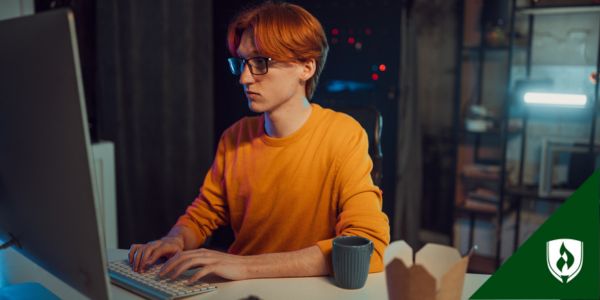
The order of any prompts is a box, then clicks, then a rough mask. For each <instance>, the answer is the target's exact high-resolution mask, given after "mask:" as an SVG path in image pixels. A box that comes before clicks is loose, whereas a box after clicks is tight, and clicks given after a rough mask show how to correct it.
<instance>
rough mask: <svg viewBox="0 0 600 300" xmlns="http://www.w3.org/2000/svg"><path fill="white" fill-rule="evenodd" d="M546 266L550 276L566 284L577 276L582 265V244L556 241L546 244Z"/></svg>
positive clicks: (571, 241) (565, 240) (573, 241)
mask: <svg viewBox="0 0 600 300" xmlns="http://www.w3.org/2000/svg"><path fill="white" fill-rule="evenodd" d="M546 264H547V265H548V269H549V270H550V273H551V274H552V276H554V277H555V278H556V279H558V281H560V282H562V283H568V282H570V281H571V280H573V278H575V277H576V276H577V274H579V271H581V266H582V265H583V242H581V241H578V240H573V239H556V240H552V241H548V242H547V243H546Z"/></svg>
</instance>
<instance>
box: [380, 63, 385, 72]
mask: <svg viewBox="0 0 600 300" xmlns="http://www.w3.org/2000/svg"><path fill="white" fill-rule="evenodd" d="M385 69H386V67H385V65H384V64H380V65H379V71H381V72H385Z"/></svg>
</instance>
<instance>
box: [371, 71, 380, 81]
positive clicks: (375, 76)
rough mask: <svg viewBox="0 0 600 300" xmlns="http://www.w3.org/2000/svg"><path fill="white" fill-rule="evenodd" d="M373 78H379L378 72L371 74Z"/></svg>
mask: <svg viewBox="0 0 600 300" xmlns="http://www.w3.org/2000/svg"><path fill="white" fill-rule="evenodd" d="M371 79H373V80H377V79H379V75H378V74H377V73H373V74H371Z"/></svg>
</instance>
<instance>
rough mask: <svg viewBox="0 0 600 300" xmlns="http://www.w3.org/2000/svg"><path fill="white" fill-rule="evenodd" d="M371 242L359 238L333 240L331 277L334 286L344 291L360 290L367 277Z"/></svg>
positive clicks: (371, 247) (347, 237)
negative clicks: (332, 277) (333, 280)
mask: <svg viewBox="0 0 600 300" xmlns="http://www.w3.org/2000/svg"><path fill="white" fill-rule="evenodd" d="M372 254H373V242H371V241H370V240H369V239H366V238H363V237H360V236H339V237H336V238H335V239H333V252H332V254H331V260H332V263H333V276H334V279H335V284H336V285H337V286H339V287H341V288H344V289H360V288H362V287H363V286H365V283H366V282H367V276H368V275H369V263H370V261H371V255H372Z"/></svg>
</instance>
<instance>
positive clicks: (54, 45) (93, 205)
mask: <svg viewBox="0 0 600 300" xmlns="http://www.w3.org/2000/svg"><path fill="white" fill-rule="evenodd" d="M0 43H1V45H2V46H0V239H1V240H2V241H4V242H6V241H9V240H11V239H13V238H14V239H15V241H16V242H17V244H16V245H15V246H14V248H15V249H16V250H17V251H19V252H20V253H22V254H23V255H25V256H26V257H28V258H29V259H31V260H32V261H34V262H36V263H37V264H39V265H40V266H42V267H43V268H45V269H46V270H48V271H49V272H50V273H52V274H53V275H55V276H57V277H58V278H59V279H61V280H63V281H64V282H66V283H67V284H69V285H71V286H72V287H73V288H75V289H77V290H79V291H80V292H81V293H82V294H84V295H86V296H88V297H90V298H92V299H107V298H108V297H109V295H108V276H107V273H106V269H105V265H106V258H105V255H104V246H103V239H102V238H101V237H102V232H101V227H100V225H99V216H98V211H99V210H97V205H98V203H97V194H96V192H95V190H94V189H95V188H94V185H93V182H94V178H93V176H94V175H93V172H92V171H93V169H92V168H93V166H92V163H91V161H92V160H91V146H90V138H89V133H88V126H87V124H88V123H87V116H86V111H85V105H84V103H85V101H84V96H83V86H82V80H81V74H80V66H79V56H78V50H77V42H76V35H75V27H74V19H73V14H72V13H71V12H70V11H69V10H55V11H50V12H45V13H41V14H36V15H32V16H26V17H21V18H16V19H10V20H5V21H0Z"/></svg>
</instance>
